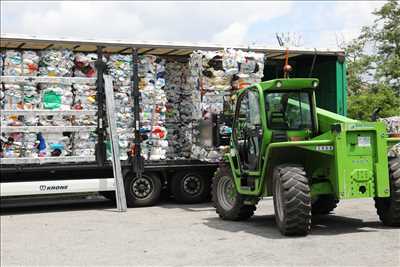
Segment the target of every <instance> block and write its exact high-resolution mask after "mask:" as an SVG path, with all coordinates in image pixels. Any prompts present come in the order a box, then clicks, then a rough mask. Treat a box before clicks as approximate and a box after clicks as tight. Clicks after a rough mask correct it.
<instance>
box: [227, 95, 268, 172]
mask: <svg viewBox="0 0 400 267" xmlns="http://www.w3.org/2000/svg"><path fill="white" fill-rule="evenodd" d="M233 142H234V145H235V147H236V149H237V151H238V161H239V162H238V163H239V167H240V170H241V171H242V172H243V171H244V172H247V173H248V172H254V171H258V170H259V168H260V166H259V165H260V164H259V162H260V160H259V159H260V150H261V142H262V126H261V116H260V106H259V95H258V92H257V91H256V90H255V89H253V90H252V89H249V90H247V91H245V92H244V93H243V94H242V95H240V97H239V99H238V102H237V105H236V112H235V120H234V129H233Z"/></svg>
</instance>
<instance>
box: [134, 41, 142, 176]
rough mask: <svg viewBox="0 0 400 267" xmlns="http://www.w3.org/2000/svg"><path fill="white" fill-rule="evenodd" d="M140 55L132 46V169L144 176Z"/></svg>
mask: <svg viewBox="0 0 400 267" xmlns="http://www.w3.org/2000/svg"><path fill="white" fill-rule="evenodd" d="M138 63H139V56H138V51H137V48H132V78H131V81H132V97H133V110H132V111H133V114H134V121H133V122H134V129H135V139H134V141H133V143H134V148H135V149H134V150H133V152H134V154H133V155H132V170H133V172H134V173H135V174H136V176H137V177H139V178H140V177H142V173H143V171H144V161H143V157H142V154H141V152H142V149H141V143H142V137H141V134H140V126H141V124H140V92H139V75H138Z"/></svg>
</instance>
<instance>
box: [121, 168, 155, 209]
mask: <svg viewBox="0 0 400 267" xmlns="http://www.w3.org/2000/svg"><path fill="white" fill-rule="evenodd" d="M125 194H126V203H127V205H128V207H144V206H152V205H154V204H155V203H156V202H157V201H158V200H159V198H160V194H161V181H160V178H159V177H158V176H157V175H156V174H148V173H144V174H142V177H141V178H139V177H137V176H135V175H133V174H132V173H129V174H127V176H126V178H125Z"/></svg>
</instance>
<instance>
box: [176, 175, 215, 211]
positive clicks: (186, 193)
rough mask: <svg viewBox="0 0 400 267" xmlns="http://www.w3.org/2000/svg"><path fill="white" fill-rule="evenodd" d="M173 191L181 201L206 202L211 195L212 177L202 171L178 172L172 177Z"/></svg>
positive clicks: (190, 202) (188, 202)
mask: <svg viewBox="0 0 400 267" xmlns="http://www.w3.org/2000/svg"><path fill="white" fill-rule="evenodd" d="M171 191H172V194H173V195H174V197H175V199H176V200H177V201H178V202H179V203H185V204H192V203H201V202H204V201H205V200H206V199H207V198H208V197H209V195H210V177H208V176H207V174H206V173H200V172H178V173H176V174H175V175H174V177H172V181H171Z"/></svg>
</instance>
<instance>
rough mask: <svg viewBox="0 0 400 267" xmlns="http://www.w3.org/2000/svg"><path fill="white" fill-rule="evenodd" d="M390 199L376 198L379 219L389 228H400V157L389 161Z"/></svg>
mask: <svg viewBox="0 0 400 267" xmlns="http://www.w3.org/2000/svg"><path fill="white" fill-rule="evenodd" d="M389 179H390V197H376V198H375V207H376V211H377V214H378V216H379V219H380V220H381V221H382V223H383V224H384V225H387V226H400V157H399V156H397V157H394V158H391V159H389Z"/></svg>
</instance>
